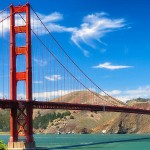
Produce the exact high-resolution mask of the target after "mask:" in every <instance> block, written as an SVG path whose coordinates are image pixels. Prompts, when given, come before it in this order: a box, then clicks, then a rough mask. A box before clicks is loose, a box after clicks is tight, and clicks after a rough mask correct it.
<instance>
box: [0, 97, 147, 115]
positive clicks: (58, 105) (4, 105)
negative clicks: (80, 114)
mask: <svg viewBox="0 0 150 150" xmlns="http://www.w3.org/2000/svg"><path fill="white" fill-rule="evenodd" d="M29 105H32V107H33V109H65V110H87V111H107V112H124V113H136V114H148V115H150V110H146V109H139V108H135V107H127V106H104V105H91V104H75V103H63V102H43V101H29V102H28V101H25V100H17V101H13V100H2V99H0V108H1V109H9V108H21V107H28V106H29Z"/></svg>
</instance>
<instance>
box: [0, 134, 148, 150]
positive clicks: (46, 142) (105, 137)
mask: <svg viewBox="0 0 150 150" xmlns="http://www.w3.org/2000/svg"><path fill="white" fill-rule="evenodd" d="M34 138H35V141H36V146H37V147H47V148H49V150H64V149H67V150H150V134H35V135H34ZM8 139H9V135H0V140H2V141H3V142H4V143H6V144H7V142H8Z"/></svg>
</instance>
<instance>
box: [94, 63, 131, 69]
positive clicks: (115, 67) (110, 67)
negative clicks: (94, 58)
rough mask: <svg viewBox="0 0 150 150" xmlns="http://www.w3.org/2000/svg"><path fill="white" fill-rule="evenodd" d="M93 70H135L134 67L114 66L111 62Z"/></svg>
mask: <svg viewBox="0 0 150 150" xmlns="http://www.w3.org/2000/svg"><path fill="white" fill-rule="evenodd" d="M92 68H104V69H108V70H118V69H125V68H133V66H122V65H112V64H111V63H110V62H105V63H102V64H99V65H97V66H93V67H92Z"/></svg>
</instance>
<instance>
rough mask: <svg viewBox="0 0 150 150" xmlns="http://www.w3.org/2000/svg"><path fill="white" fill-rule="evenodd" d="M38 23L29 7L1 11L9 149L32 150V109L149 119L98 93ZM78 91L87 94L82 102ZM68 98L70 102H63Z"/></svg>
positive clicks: (2, 104) (1, 87)
mask: <svg viewBox="0 0 150 150" xmlns="http://www.w3.org/2000/svg"><path fill="white" fill-rule="evenodd" d="M41 18H42V16H41V15H40V14H38V13H36V11H35V10H34V9H33V8H32V6H30V4H29V3H27V4H25V5H19V6H14V5H10V6H8V7H6V8H5V9H4V10H2V11H1V12H0V47H1V56H0V66H1V67H0V73H1V74H0V78H1V82H0V91H1V93H0V108H1V109H10V140H9V142H8V149H17V148H20V149H36V147H35V141H34V138H33V125H32V114H33V109H65V110H67V109H68V110H87V111H106V112H126V113H137V114H150V110H146V109H139V108H135V107H129V106H127V105H125V104H124V103H123V102H121V101H119V100H117V99H116V98H114V97H112V96H110V95H109V94H108V93H107V92H105V91H103V90H102V89H101V88H100V87H99V86H98V85H97V84H96V83H94V82H93V81H92V80H91V79H90V78H89V77H88V76H87V75H86V74H85V73H84V72H83V71H82V70H81V68H79V67H78V65H77V64H76V63H75V62H74V61H73V60H72V59H71V57H70V56H69V55H68V54H67V53H66V51H65V50H64V49H63V48H62V46H61V45H60V44H59V43H58V41H57V40H56V39H55V38H54V36H53V35H52V34H51V32H50V31H49V29H48V28H47V27H46V25H45V23H43V21H42V20H41ZM46 19H49V18H46ZM83 92H85V93H86V94H87V95H88V99H87V100H86V101H84V98H85V97H84V95H83V94H82V93H83ZM68 94H69V96H71V97H72V98H71V99H72V101H71V102H70V101H69V102H66V97H65V96H66V95H68ZM20 137H24V139H25V141H20Z"/></svg>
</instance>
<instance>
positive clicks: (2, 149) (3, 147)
mask: <svg viewBox="0 0 150 150" xmlns="http://www.w3.org/2000/svg"><path fill="white" fill-rule="evenodd" d="M0 150H6V145H5V144H4V143H3V142H2V141H0Z"/></svg>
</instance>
